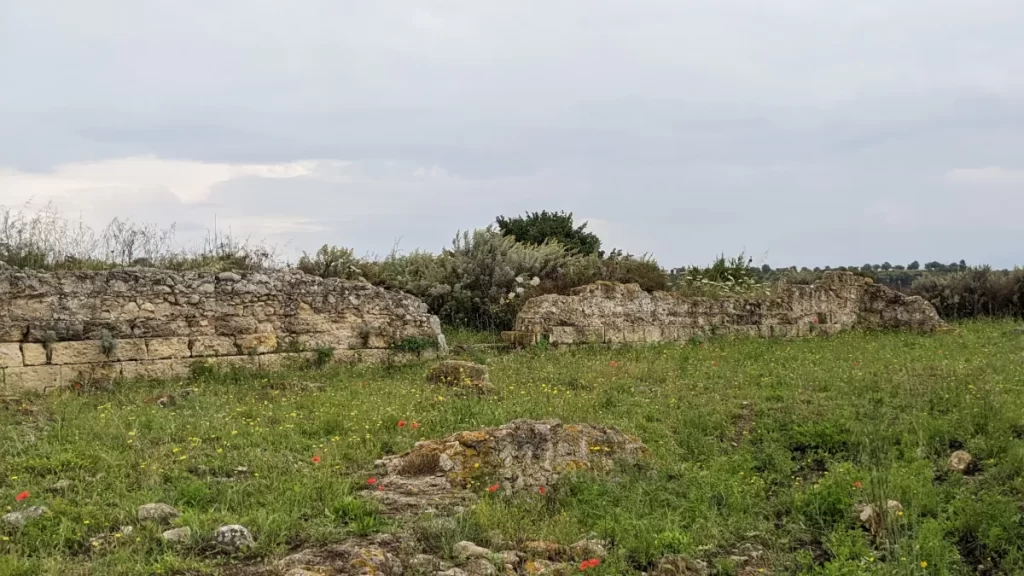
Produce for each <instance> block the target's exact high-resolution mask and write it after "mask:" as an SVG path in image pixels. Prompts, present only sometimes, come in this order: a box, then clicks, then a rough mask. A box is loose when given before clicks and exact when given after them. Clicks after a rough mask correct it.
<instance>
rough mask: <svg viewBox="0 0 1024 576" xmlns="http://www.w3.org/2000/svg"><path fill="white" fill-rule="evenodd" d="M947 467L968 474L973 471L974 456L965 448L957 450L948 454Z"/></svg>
mask: <svg viewBox="0 0 1024 576" xmlns="http://www.w3.org/2000/svg"><path fill="white" fill-rule="evenodd" d="M947 467H948V468H949V469H950V470H951V471H952V472H959V473H960V474H968V473H970V472H972V471H974V467H975V462H974V457H972V456H971V455H970V453H968V452H967V451H966V450H957V451H956V452H953V453H952V454H951V455H950V456H949V462H948V464H947Z"/></svg>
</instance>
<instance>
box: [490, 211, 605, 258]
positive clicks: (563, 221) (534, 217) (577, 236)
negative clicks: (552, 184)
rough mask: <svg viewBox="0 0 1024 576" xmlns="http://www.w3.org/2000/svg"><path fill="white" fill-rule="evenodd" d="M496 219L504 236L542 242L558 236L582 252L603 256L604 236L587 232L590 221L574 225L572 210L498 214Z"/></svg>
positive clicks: (563, 241) (526, 241) (518, 239)
mask: <svg viewBox="0 0 1024 576" xmlns="http://www.w3.org/2000/svg"><path fill="white" fill-rule="evenodd" d="M496 223H497V225H498V230H499V231H501V234H502V235H503V236H512V237H514V238H515V239H516V241H517V242H522V243H524V244H535V245H539V244H543V243H545V242H548V241H551V240H555V241H557V242H559V243H560V244H562V245H563V246H565V247H566V249H568V250H572V251H574V252H577V253H579V254H583V255H590V254H597V255H599V256H602V255H603V253H602V252H601V239H600V238H598V237H597V235H596V234H594V233H592V232H587V231H586V228H587V223H586V222H584V223H583V224H581V225H579V226H576V227H574V226H573V221H572V213H571V212H570V213H568V214H566V213H565V212H548V211H547V210H545V211H543V212H527V213H526V215H525V216H514V217H512V218H506V217H504V216H498V218H497V220H496Z"/></svg>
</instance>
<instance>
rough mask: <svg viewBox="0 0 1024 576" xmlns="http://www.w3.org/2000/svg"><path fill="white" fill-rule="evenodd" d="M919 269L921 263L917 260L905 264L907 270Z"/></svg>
mask: <svg viewBox="0 0 1024 576" xmlns="http://www.w3.org/2000/svg"><path fill="white" fill-rule="evenodd" d="M920 269H921V263H920V262H918V261H917V260H914V261H913V262H911V263H910V264H909V265H908V266H907V270H920Z"/></svg>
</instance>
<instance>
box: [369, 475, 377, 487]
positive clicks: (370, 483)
mask: <svg viewBox="0 0 1024 576" xmlns="http://www.w3.org/2000/svg"><path fill="white" fill-rule="evenodd" d="M366 483H367V484H369V485H370V486H373V485H374V484H376V483H377V479H376V478H373V477H370V478H367V479H366Z"/></svg>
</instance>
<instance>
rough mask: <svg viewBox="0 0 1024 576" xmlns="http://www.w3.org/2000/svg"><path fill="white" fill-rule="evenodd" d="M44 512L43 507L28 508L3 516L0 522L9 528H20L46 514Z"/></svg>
mask: <svg viewBox="0 0 1024 576" xmlns="http://www.w3.org/2000/svg"><path fill="white" fill-rule="evenodd" d="M46 512H47V510H46V507H45V506H29V507H28V508H25V509H24V510H19V511H17V512H10V513H7V514H4V516H3V518H2V519H0V520H3V523H4V524H7V525H9V526H13V527H15V528H21V527H22V526H24V525H25V524H26V523H28V521H29V520H35V519H36V518H39V517H40V516H42V515H43V514H46Z"/></svg>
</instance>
